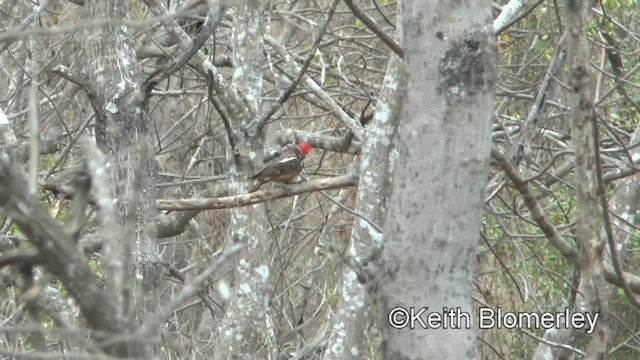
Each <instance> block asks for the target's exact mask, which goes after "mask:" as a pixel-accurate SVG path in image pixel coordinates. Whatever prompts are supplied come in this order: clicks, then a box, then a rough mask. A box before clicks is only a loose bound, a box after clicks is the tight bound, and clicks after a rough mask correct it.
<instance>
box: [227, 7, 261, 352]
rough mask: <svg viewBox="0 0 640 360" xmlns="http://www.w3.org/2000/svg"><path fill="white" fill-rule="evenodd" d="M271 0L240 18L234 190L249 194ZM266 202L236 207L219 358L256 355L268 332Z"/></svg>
mask: <svg viewBox="0 0 640 360" xmlns="http://www.w3.org/2000/svg"><path fill="white" fill-rule="evenodd" d="M265 13H266V3H265V2H263V1H260V0H244V1H241V2H240V3H239V4H238V7H237V13H236V14H235V18H234V29H235V32H234V35H233V46H234V53H233V56H234V59H233V62H234V66H235V71H234V76H233V81H232V86H233V87H234V89H236V90H237V91H238V93H239V94H244V95H245V96H246V99H247V101H246V103H245V105H246V108H245V109H244V111H242V112H240V111H239V112H238V115H239V116H236V117H235V118H234V120H235V123H234V124H232V126H233V128H234V129H237V130H238V131H235V132H234V134H233V137H234V139H235V143H236V145H237V148H238V153H237V154H234V153H233V149H232V151H228V155H227V163H228V166H229V189H230V191H232V192H234V193H238V194H240V193H246V192H247V190H248V185H250V183H249V182H247V181H246V179H247V177H248V176H250V175H252V174H253V173H254V171H255V170H256V168H255V166H256V165H258V164H259V163H261V161H260V160H262V148H263V144H264V139H263V134H262V132H261V131H258V130H256V127H255V125H256V121H255V120H257V119H258V118H259V115H258V114H259V109H260V104H261V96H262V64H263V61H264V60H263V55H262V49H263V47H264V40H263V37H264V34H263V30H264V17H265ZM267 224H268V221H267V218H266V214H265V208H264V205H262V204H260V205H253V206H247V207H241V208H235V209H233V210H231V221H230V224H229V235H230V236H229V238H230V241H231V243H233V244H241V245H242V246H243V248H242V250H241V251H240V255H239V257H238V262H237V263H236V271H235V289H234V294H233V295H234V296H233V297H232V298H231V299H230V300H229V301H228V307H227V309H226V311H225V314H224V316H223V318H222V319H221V320H220V323H219V326H218V333H217V337H218V338H217V345H216V349H215V358H216V359H227V358H229V357H233V358H235V359H256V358H260V356H257V355H256V351H257V350H258V348H259V345H260V336H262V335H263V334H264V333H265V330H264V329H265V328H264V324H265V320H264V319H265V313H266V311H267V309H268V306H269V299H268V295H269V279H270V274H269V270H270V254H271V251H270V249H271V244H272V241H271V239H268V238H267V230H268V227H267Z"/></svg>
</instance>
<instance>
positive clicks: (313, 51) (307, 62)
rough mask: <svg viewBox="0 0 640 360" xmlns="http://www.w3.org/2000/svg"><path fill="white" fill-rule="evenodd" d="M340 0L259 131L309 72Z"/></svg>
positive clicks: (260, 125)
mask: <svg viewBox="0 0 640 360" xmlns="http://www.w3.org/2000/svg"><path fill="white" fill-rule="evenodd" d="M338 2H340V0H333V4H331V8H329V12H328V13H327V20H326V21H325V22H324V24H322V26H321V27H320V29H318V33H317V34H316V40H315V41H314V42H313V45H312V46H311V50H310V51H309V55H308V56H307V58H306V59H305V61H304V63H303V64H302V68H300V71H299V72H298V76H297V77H296V78H295V79H293V81H292V82H291V84H289V87H288V88H287V90H285V91H284V92H283V93H282V94H281V95H280V97H279V98H278V100H276V103H275V104H273V106H272V107H271V108H270V109H269V110H267V111H266V112H265V113H264V115H263V116H262V118H261V119H260V121H259V122H258V131H261V130H262V128H263V127H264V126H265V125H266V124H267V121H269V119H270V118H271V117H272V116H273V114H275V113H276V111H278V109H280V107H282V105H283V104H284V103H285V102H286V101H287V99H289V97H291V94H293V91H294V90H295V89H296V87H298V84H300V81H301V80H302V78H303V77H304V75H305V74H306V73H307V69H308V68H309V65H311V61H313V57H314V56H315V55H316V51H317V50H318V47H319V46H320V41H321V40H322V35H324V33H325V31H327V27H329V22H331V19H332V18H333V14H334V13H335V12H336V8H337V7H338Z"/></svg>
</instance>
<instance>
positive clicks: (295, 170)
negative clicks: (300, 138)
mask: <svg viewBox="0 0 640 360" xmlns="http://www.w3.org/2000/svg"><path fill="white" fill-rule="evenodd" d="M309 151H311V145H309V144H308V143H306V142H301V143H298V144H297V145H294V144H290V145H287V146H286V147H284V149H282V151H281V152H280V154H279V155H278V156H277V157H276V159H275V162H274V163H273V164H271V165H267V166H265V167H264V168H263V169H262V170H260V171H259V172H258V173H257V174H255V175H253V176H251V177H249V180H256V184H255V185H254V186H253V188H252V189H251V190H250V191H249V192H254V191H258V189H260V187H261V186H262V185H263V184H264V183H267V182H271V181H276V182H281V183H288V182H291V181H292V180H293V179H295V178H296V177H297V176H298V175H299V174H300V172H301V171H302V160H304V158H305V157H306V156H307V154H308V153H309Z"/></svg>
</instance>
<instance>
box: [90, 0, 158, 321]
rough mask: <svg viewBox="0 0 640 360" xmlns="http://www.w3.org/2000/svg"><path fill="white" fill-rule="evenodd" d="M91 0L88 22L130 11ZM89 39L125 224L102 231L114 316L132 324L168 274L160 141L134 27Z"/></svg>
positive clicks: (119, 0) (102, 135)
mask: <svg viewBox="0 0 640 360" xmlns="http://www.w3.org/2000/svg"><path fill="white" fill-rule="evenodd" d="M84 5H85V17H86V19H87V20H89V21H90V20H91V19H113V20H122V19H125V18H126V17H127V16H128V13H129V10H130V9H129V6H130V3H129V2H128V1H124V0H109V1H95V0H94V1H85V4H84ZM85 44H86V46H85V51H86V54H87V57H88V59H87V61H88V63H89V64H88V66H87V68H88V69H92V71H89V72H88V73H87V75H88V77H89V83H90V85H91V88H92V89H93V90H94V91H95V100H94V102H93V104H92V105H93V106H94V110H95V111H96V142H97V143H98V145H99V147H100V149H101V150H102V151H103V152H104V153H105V155H106V157H107V163H108V170H109V174H110V181H111V190H112V196H113V198H114V200H115V201H116V216H117V218H118V221H119V223H120V224H121V225H122V226H123V227H122V229H118V228H108V229H107V228H103V229H101V231H102V232H103V234H102V236H103V239H104V243H103V251H104V255H105V257H104V260H103V261H104V263H103V264H104V267H105V272H106V273H107V276H108V286H109V290H110V292H112V293H113V294H115V297H116V301H117V303H118V304H117V309H118V310H117V313H116V314H113V315H114V321H118V322H131V319H136V318H137V319H140V316H141V315H142V314H144V313H151V312H154V311H155V310H156V306H157V304H158V297H157V296H156V293H155V292H156V291H157V288H156V285H157V284H158V281H159V280H160V275H161V274H162V268H161V265H160V260H161V259H160V257H159V254H158V249H157V246H156V223H155V218H156V208H155V200H156V175H155V174H156V170H155V162H154V149H153V143H154V142H153V139H152V137H151V133H150V118H149V114H148V109H146V108H145V106H144V105H143V103H142V101H141V100H142V97H141V95H140V94H138V90H139V87H138V80H139V69H138V66H137V61H136V57H135V51H134V46H133V41H132V40H131V30H129V29H127V27H126V26H112V27H99V28H96V29H94V30H90V31H89V32H88V36H87V39H86V43H85ZM99 208H100V206H99ZM132 271H133V273H132ZM131 284H134V287H133V288H131ZM130 325H133V324H130Z"/></svg>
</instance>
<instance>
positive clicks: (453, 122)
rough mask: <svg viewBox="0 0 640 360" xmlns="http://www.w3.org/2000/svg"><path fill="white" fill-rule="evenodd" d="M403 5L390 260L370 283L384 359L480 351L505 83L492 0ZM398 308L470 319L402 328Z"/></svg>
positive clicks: (470, 355) (385, 257) (386, 257)
mask: <svg viewBox="0 0 640 360" xmlns="http://www.w3.org/2000/svg"><path fill="white" fill-rule="evenodd" d="M400 11H401V12H402V14H403V15H402V16H403V18H404V21H405V22H404V31H403V32H404V35H403V39H404V49H405V60H406V62H407V67H408V76H409V82H408V87H407V92H406V98H405V103H404V104H403V111H402V113H401V119H400V126H399V129H398V145H397V147H398V160H397V164H396V165H395V171H394V179H393V185H392V192H391V197H390V200H389V210H388V211H389V212H388V215H387V219H386V222H385V226H384V230H385V247H384V250H383V252H382V267H381V268H380V270H379V277H378V278H377V279H376V280H375V281H374V282H372V284H371V286H372V290H373V291H375V292H377V298H378V302H379V316H380V327H381V332H382V346H383V352H384V357H385V358H386V359H425V358H431V357H433V358H438V359H477V358H478V352H477V349H476V334H475V331H474V329H473V325H472V322H473V317H474V316H473V313H472V301H471V288H472V283H471V280H472V275H473V269H472V258H473V254H474V249H475V248H476V245H477V239H478V232H479V230H480V225H481V215H482V205H483V196H482V194H483V190H484V187H485V183H486V177H487V175H488V160H489V153H490V147H491V120H492V116H493V108H494V84H495V81H496V49H495V40H494V38H493V29H492V26H491V24H492V16H491V2H490V1H472V2H464V3H463V2H459V1H453V2H442V1H422V0H421V1H415V0H414V1H405V2H404V3H403V4H402V5H401V8H400ZM399 307H402V308H404V309H406V310H407V311H409V312H410V311H411V309H415V312H416V313H417V312H419V311H420V309H421V308H422V307H428V309H427V310H426V311H425V312H424V313H423V314H422V317H421V318H422V319H423V320H425V322H426V318H427V315H428V314H429V313H440V314H442V312H443V308H448V309H452V308H453V309H454V310H457V311H459V312H460V313H466V314H468V318H469V323H467V322H466V321H465V320H466V319H465V317H464V316H461V317H460V318H458V317H456V319H459V320H460V321H454V322H448V323H447V325H448V328H447V329H444V328H443V327H434V326H433V325H432V327H431V328H428V329H423V327H422V326H421V324H420V323H419V322H416V323H414V324H411V323H410V322H409V323H407V324H406V326H402V325H403V324H399V325H401V327H402V329H397V328H394V327H392V326H391V325H390V324H389V322H388V319H389V318H390V317H391V318H392V320H397V321H400V320H403V314H402V313H397V312H395V313H394V311H392V310H393V309H396V308H399ZM409 320H410V319H409ZM411 325H414V327H415V328H416V329H415V330H413V329H410V328H409V326H411ZM426 325H428V324H426ZM454 325H455V326H460V328H452V326H454Z"/></svg>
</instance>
